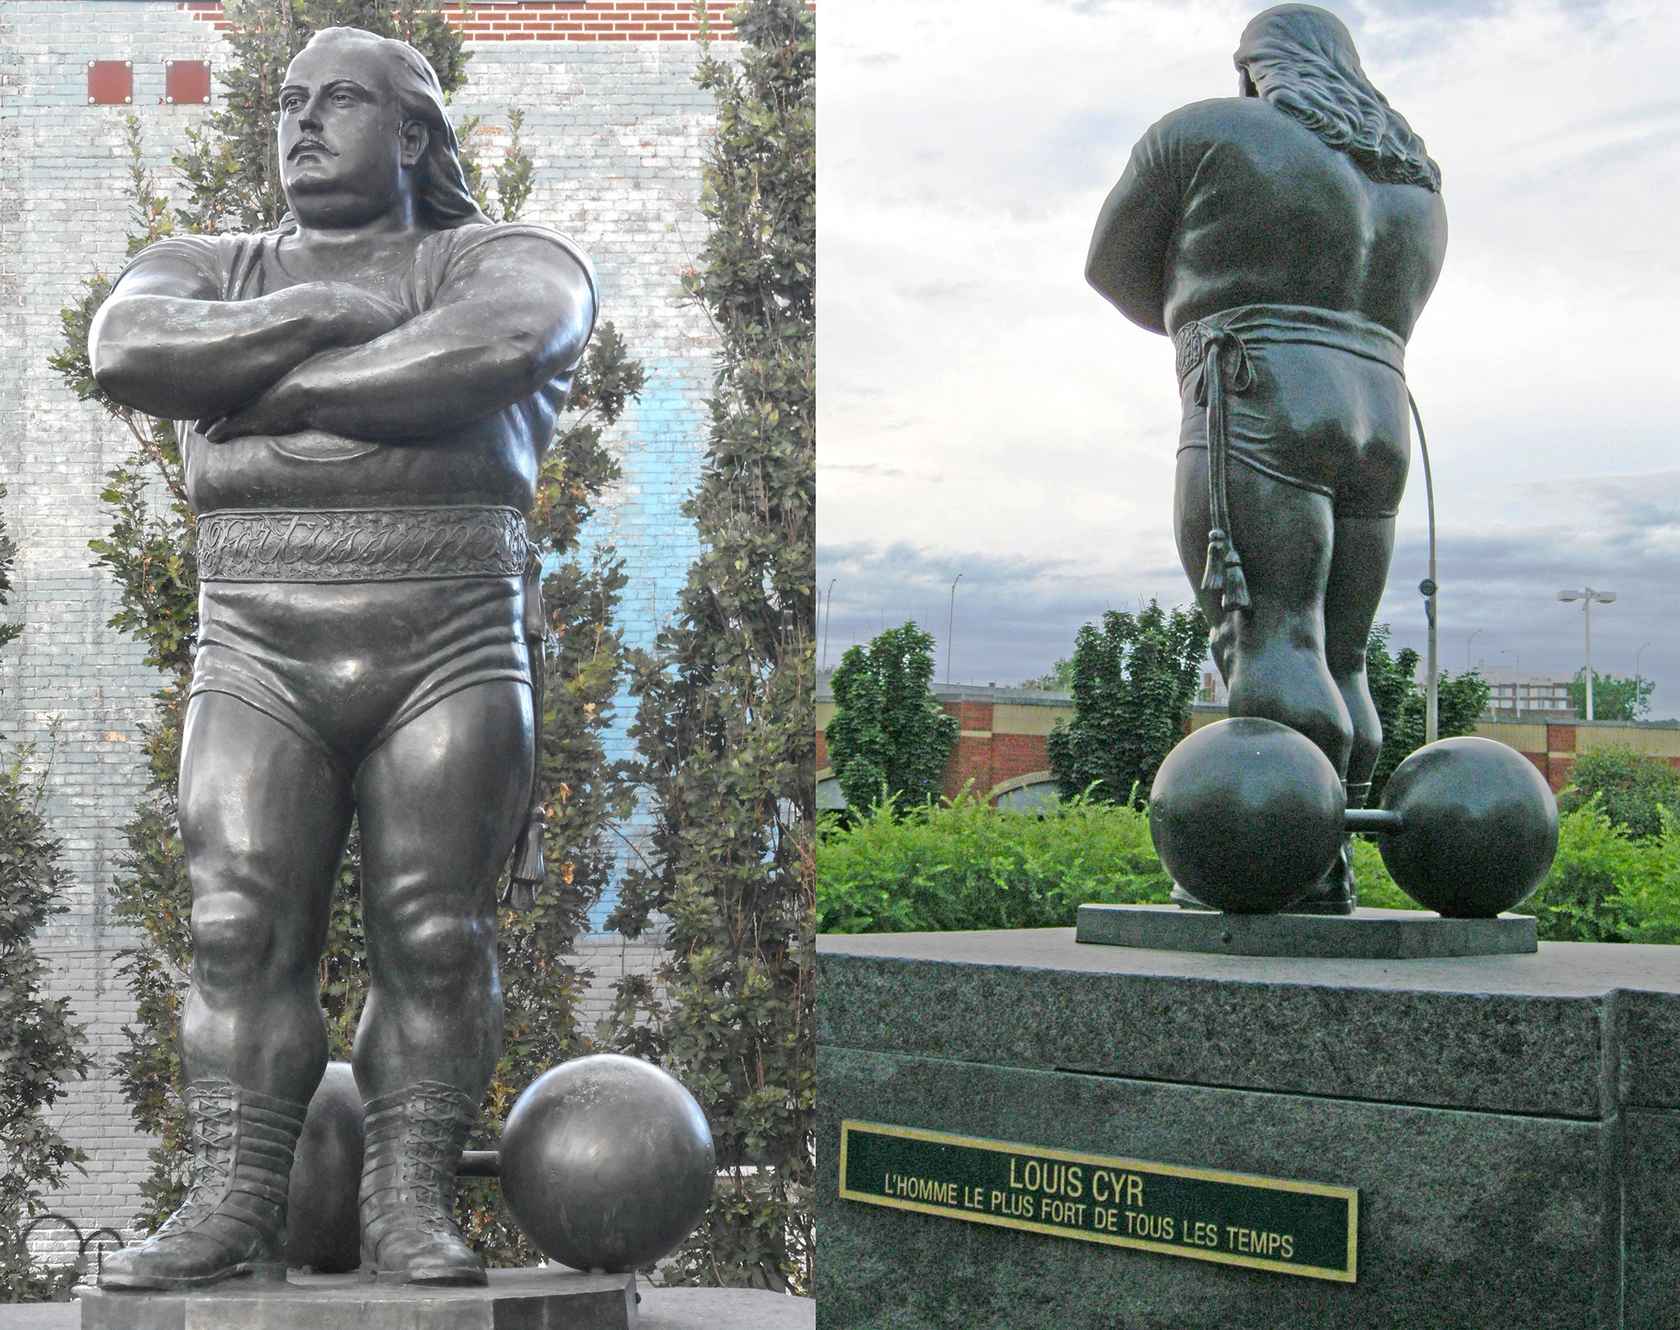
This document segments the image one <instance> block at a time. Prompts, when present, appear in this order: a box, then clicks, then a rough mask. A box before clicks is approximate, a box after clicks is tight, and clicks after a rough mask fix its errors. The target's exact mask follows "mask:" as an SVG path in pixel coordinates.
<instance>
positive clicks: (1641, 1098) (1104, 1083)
mask: <svg viewBox="0 0 1680 1330" xmlns="http://www.w3.org/2000/svg"><path fill="white" fill-rule="evenodd" d="M1304 922H1305V921H1304ZM1310 922H1313V923H1317V922H1320V921H1318V920H1313V921H1310ZM1074 937H1075V935H1074V930H1073V929H1071V928H1056V929H1024V930H1020V931H1016V932H980V933H944V934H929V933H901V934H877V935H872V936H856V937H839V936H825V937H820V938H818V939H817V995H818V996H817V1078H818V1085H819V1086H820V1087H821V1092H820V1093H819V1095H818V1096H817V1159H818V1168H817V1183H816V1226H817V1232H818V1233H819V1234H820V1235H821V1259H820V1260H819V1261H818V1262H817V1272H816V1278H817V1284H816V1295H817V1303H818V1305H819V1306H820V1307H821V1308H822V1330H950V1327H953V1326H961V1327H963V1330H1024V1328H1027V1327H1032V1328H1034V1330H1037V1328H1039V1327H1044V1328H1046V1330H1047V1328H1048V1327H1055V1330H1114V1328H1115V1327H1117V1326H1124V1327H1125V1330H1184V1327H1187V1326H1197V1327H1201V1326H1217V1327H1219V1328H1220V1330H1277V1327H1279V1326H1311V1327H1313V1330H1371V1328H1372V1327H1394V1326H1416V1327H1431V1328H1433V1327H1445V1326H1466V1327H1470V1326H1475V1327H1495V1326H1498V1327H1505V1326H1509V1327H1517V1326H1521V1327H1522V1328H1523V1330H1589V1328H1590V1330H1647V1328H1651V1327H1657V1326H1672V1325H1674V1324H1675V1323H1676V1322H1675V1309H1674V1260H1675V1253H1676V1252H1680V1189H1676V1187H1675V1186H1674V1178H1675V1177H1676V1176H1680V1173H1677V1172H1676V1170H1680V966H1677V965H1676V963H1675V959H1676V948H1673V947H1657V946H1612V945H1589V944H1580V943H1575V944H1570V943H1553V942H1543V943H1541V944H1540V949H1539V951H1538V953H1537V954H1534V955H1519V956H1487V957H1479V958H1448V959H1432V958H1425V959H1418V960H1407V961H1371V960H1346V959H1318V958H1311V959H1298V958H1295V959H1292V958H1285V957H1245V956H1211V955H1197V954H1193V953H1182V952H1180V953H1174V952H1170V951H1147V950H1143V949H1139V948H1132V947H1104V946H1081V945H1079V944H1078V943H1077V942H1076V941H1075V940H1074ZM843 1128H844V1130H843ZM952 1138H956V1139H955V1140H954V1141H953V1139H952ZM843 1139H844V1140H845V1141H846V1142H847V1149H846V1151H845V1152H844V1153H842V1148H841V1146H842V1140H843ZM1091 1156H1100V1157H1102V1158H1103V1160H1105V1161H1107V1162H1105V1163H1103V1164H1102V1165H1101V1166H1097V1165H1093V1164H1091V1163H1090V1162H1088V1161H1089V1158H1090V1157H1091ZM1000 1158H1001V1162H1000ZM1116 1161H1118V1162H1116ZM1076 1165H1077V1166H1078V1167H1079V1169H1080V1171H1079V1172H1078V1173H1077V1174H1076V1173H1075V1172H1074V1167H1075V1166H1076ZM842 1167H845V1169H846V1178H847V1187H846V1190H847V1192H848V1194H847V1195H844V1196H843V1195H842V1194H841V1185H840V1184H841V1169H842ZM1172 1170H1177V1176H1174V1175H1173V1173H1172ZM1209 1174H1216V1175H1217V1178H1215V1179H1213V1180H1205V1179H1207V1178H1208V1175H1209ZM1187 1175H1188V1176H1190V1177H1192V1178H1194V1179H1196V1183H1195V1188H1194V1189H1192V1188H1191V1187H1190V1186H1189V1184H1188V1183H1187V1182H1185V1181H1184V1179H1185V1178H1186V1176H1187ZM1256 1178H1258V1179H1265V1180H1268V1183H1267V1184H1266V1185H1269V1186H1270V1187H1272V1188H1279V1187H1281V1188H1284V1189H1286V1190H1271V1191H1268V1190H1266V1189H1265V1186H1262V1185H1260V1184H1257V1183H1256V1182H1255V1181H1254V1179H1256ZM1134 1179H1135V1180H1134ZM1312 1187H1317V1188H1319V1189H1320V1192H1319V1197H1318V1198H1317V1199H1315V1198H1314V1197H1312V1196H1303V1195H1301V1194H1299V1192H1300V1189H1302V1188H1312ZM1348 1189H1352V1190H1354V1191H1356V1192H1357V1211H1356V1214H1355V1215H1353V1216H1352V1219H1353V1222H1352V1224H1351V1225H1349V1224H1348V1223H1347V1220H1348V1218H1349V1216H1348V1215H1347V1214H1346V1212H1345V1211H1346V1201H1345V1199H1343V1200H1341V1201H1340V1205H1341V1207H1342V1208H1341V1209H1340V1210H1337V1211H1336V1213H1335V1214H1334V1215H1333V1216H1332V1218H1333V1219H1337V1218H1339V1220H1340V1222H1341V1224H1342V1228H1341V1230H1340V1231H1341V1236H1342V1240H1343V1246H1342V1247H1341V1248H1340V1249H1333V1250H1331V1251H1330V1253H1329V1255H1330V1256H1331V1257H1333V1258H1334V1259H1333V1260H1332V1261H1331V1262H1329V1264H1332V1265H1339V1264H1341V1263H1342V1260H1343V1258H1344V1256H1345V1257H1346V1258H1348V1259H1347V1264H1348V1265H1349V1266H1352V1265H1355V1262H1354V1261H1353V1260H1352V1257H1353V1256H1354V1255H1356V1256H1357V1261H1356V1269H1353V1270H1347V1271H1344V1272H1343V1273H1342V1274H1341V1276H1340V1277H1339V1278H1338V1277H1337V1276H1336V1275H1335V1274H1334V1272H1331V1271H1328V1270H1326V1271H1324V1272H1323V1273H1321V1274H1320V1275H1319V1276H1318V1277H1315V1275H1314V1273H1313V1272H1304V1271H1301V1270H1299V1269H1296V1270H1294V1271H1293V1272H1292V1271H1291V1270H1288V1269H1283V1268H1279V1267H1280V1265H1282V1264H1287V1262H1288V1261H1289V1260H1290V1259H1294V1260H1295V1261H1296V1262H1297V1263H1298V1264H1299V1263H1301V1261H1302V1258H1303V1252H1304V1251H1305V1249H1306V1247H1307V1241H1306V1240H1307V1238H1308V1237H1309V1236H1311V1235H1312V1233H1313V1232H1314V1231H1315V1230H1314V1229H1313V1228H1311V1227H1310V1226H1307V1225H1302V1224H1297V1223H1296V1222H1295V1221H1294V1220H1293V1219H1292V1217H1291V1213H1290V1211H1291V1207H1293V1208H1295V1209H1296V1210H1297V1211H1298V1210H1300V1209H1301V1208H1303V1207H1307V1206H1309V1205H1311V1206H1315V1207H1316V1206H1321V1205H1322V1206H1329V1205H1330V1204H1331V1202H1334V1201H1336V1199H1337V1198H1336V1196H1332V1195H1330V1192H1331V1191H1332V1190H1333V1191H1334V1192H1335V1193H1339V1194H1340V1195H1341V1196H1343V1197H1345V1192H1346V1190H1348ZM1192 1190H1194V1191H1195V1194H1190V1192H1191V1191H1192ZM1326 1197H1328V1199H1325V1198H1326ZM883 1201H884V1202H885V1203H883ZM1029 1201H1030V1202H1031V1205H1030V1207H1029V1204H1028V1203H1029ZM1285 1202H1287V1205H1286V1204H1285ZM1168 1221H1171V1227H1170V1228H1169V1227H1168ZM1348 1227H1351V1228H1352V1229H1353V1231H1354V1233H1355V1235H1356V1238H1357V1252H1356V1253H1352V1252H1348V1251H1347V1250H1346V1229H1347V1228H1348ZM1337 1231H1338V1230H1337V1227H1336V1225H1335V1223H1327V1224H1324V1225H1321V1226H1319V1227H1318V1228H1317V1230H1316V1232H1317V1233H1318V1235H1319V1236H1320V1237H1322V1236H1323V1235H1325V1234H1332V1235H1333V1234H1334V1233H1336V1232H1337ZM1285 1239H1288V1240H1289V1241H1285ZM1128 1244H1130V1245H1128ZM1319 1251H1320V1253H1323V1251H1324V1244H1323V1243H1320V1245H1319ZM1210 1253H1211V1255H1210ZM1268 1260H1269V1261H1271V1262H1272V1268H1266V1264H1265V1263H1266V1262H1267V1261H1268ZM1314 1263H1315V1264H1322V1263H1323V1256H1322V1254H1321V1255H1320V1257H1319V1258H1318V1260H1316V1261H1315V1262H1314ZM1350 1275H1351V1276H1352V1277H1349V1276H1350Z"/></svg>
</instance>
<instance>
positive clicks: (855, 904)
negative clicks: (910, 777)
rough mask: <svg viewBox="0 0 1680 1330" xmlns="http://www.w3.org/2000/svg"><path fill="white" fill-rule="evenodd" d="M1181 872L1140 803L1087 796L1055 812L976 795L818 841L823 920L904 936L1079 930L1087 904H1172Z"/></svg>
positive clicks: (892, 813)
mask: <svg viewBox="0 0 1680 1330" xmlns="http://www.w3.org/2000/svg"><path fill="white" fill-rule="evenodd" d="M1171 890H1172V881H1171V879H1170V878H1168V877H1167V875H1166V872H1165V870H1163V869H1162V867H1161V863H1160V860H1159V859H1157V858H1156V857H1155V847H1154V846H1153V845H1152V844H1151V843H1150V840H1149V821H1148V818H1147V817H1145V815H1144V814H1143V813H1141V812H1139V811H1137V810H1136V809H1133V808H1130V807H1127V806H1124V805H1108V804H1103V803H1100V802H1098V801H1097V800H1095V799H1093V798H1090V797H1089V796H1086V795H1078V796H1075V797H1074V798H1072V799H1065V800H1063V801H1062V802H1061V803H1059V804H1058V805H1057V806H1056V808H1055V810H1054V811H1053V812H1049V813H1046V814H1044V815H1040V814H1038V813H1035V812H1028V811H1022V810H1012V809H995V808H991V807H989V806H988V805H987V804H986V803H984V802H983V801H982V800H980V799H978V798H976V797H975V796H974V795H972V794H970V793H967V792H965V793H963V794H962V795H960V796H958V797H957V798H956V799H954V800H951V801H949V802H946V803H939V804H935V803H925V804H921V805H919V806H917V807H914V808H910V809H905V810H895V809H893V808H891V807H890V806H887V805H879V806H877V807H876V808H874V809H872V810H871V811H870V812H869V814H868V815H867V816H865V817H861V818H859V819H857V821H856V822H855V823H854V824H853V825H852V826H850V827H842V826H840V825H839V824H838V823H837V822H835V821H832V820H831V821H828V822H825V824H824V827H823V833H822V835H821V837H820V838H819V840H818V842H817V928H818V930H819V931H821V932H833V933H903V932H915V931H919V930H928V931H947V930H954V929H970V928H1046V927H1068V926H1071V925H1072V924H1073V921H1074V915H1075V913H1076V912H1077V910H1078V908H1079V906H1080V905H1082V904H1084V903H1085V902H1087V901H1102V902H1106V903H1111V904H1115V903H1127V904H1132V903H1143V902H1162V901H1165V900H1166V899H1167V895H1168V893H1169V892H1170V891H1171Z"/></svg>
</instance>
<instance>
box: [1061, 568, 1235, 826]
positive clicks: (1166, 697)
mask: <svg viewBox="0 0 1680 1330" xmlns="http://www.w3.org/2000/svg"><path fill="white" fill-rule="evenodd" d="M1206 656H1207V620H1206V619H1204V618H1203V617H1202V612H1201V610H1200V609H1198V608H1195V607H1192V608H1190V609H1183V608H1179V609H1174V610H1172V611H1171V612H1170V613H1169V612H1167V611H1164V610H1162V609H1161V607H1160V606H1159V605H1158V604H1156V602H1155V601H1153V600H1151V601H1150V602H1149V604H1148V606H1146V607H1145V608H1144V609H1142V610H1140V611H1139V612H1138V613H1136V614H1133V613H1131V612H1130V611H1127V610H1109V611H1108V612H1107V613H1106V614H1104V615H1103V618H1102V626H1101V627H1100V628H1099V627H1098V626H1097V625H1095V624H1089V623H1088V624H1086V625H1085V626H1084V627H1083V628H1081V629H1080V630H1079V635H1078V637H1076V638H1075V639H1074V644H1073V719H1072V720H1071V721H1068V722H1065V723H1062V724H1058V725H1057V726H1056V728H1055V729H1054V730H1052V731H1051V732H1050V738H1049V750H1050V770H1051V771H1052V773H1054V775H1055V777H1056V784H1057V787H1058V788H1059V789H1060V791H1061V794H1062V797H1063V798H1071V797H1072V796H1074V795H1076V794H1080V793H1083V792H1086V791H1090V792H1091V794H1092V795H1093V797H1095V798H1097V799H1099V800H1103V801H1106V802H1109V803H1126V802H1130V801H1131V800H1132V799H1133V796H1134V792H1135V795H1136V798H1137V800H1138V802H1140V803H1141V802H1142V801H1143V800H1145V799H1147V798H1148V796H1149V787H1150V785H1151V783H1152V782H1153V781H1154V779H1155V772H1156V770H1157V769H1158V768H1159V767H1160V765H1161V763H1162V762H1163V761H1164V760H1165V758H1166V756H1167V754H1168V753H1169V752H1170V751H1171V750H1172V746H1173V745H1174V744H1176V743H1177V742H1178V741H1179V740H1180V739H1181V738H1183V737H1184V730H1185V726H1186V725H1188V724H1189V722H1190V705H1191V703H1192V702H1194V701H1195V698H1196V692H1197V689H1198V688H1199V687H1200V686H1201V668H1202V661H1203V660H1204V659H1205V658H1206Z"/></svg>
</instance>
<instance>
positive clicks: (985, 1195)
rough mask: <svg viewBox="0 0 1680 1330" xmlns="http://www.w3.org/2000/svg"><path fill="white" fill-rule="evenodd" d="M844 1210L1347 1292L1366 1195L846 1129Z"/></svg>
mask: <svg viewBox="0 0 1680 1330" xmlns="http://www.w3.org/2000/svg"><path fill="white" fill-rule="evenodd" d="M840 1198H841V1199H842V1200H847V1201H861V1202H863V1203H864V1204H866V1205H880V1206H886V1207H887V1208H889V1209H895V1210H912V1211H916V1212H918V1213H920V1214H928V1215H938V1216H941V1217H943V1218H946V1219H957V1220H962V1221H965V1222H967V1223H972V1224H990V1225H993V1226H995V1227H999V1228H1014V1229H1021V1230H1024V1231H1025V1232H1028V1233H1042V1234H1045V1235H1047V1236H1050V1237H1058V1238H1073V1239H1076V1240H1078V1241H1081V1242H1097V1243H1105V1244H1107V1245H1109V1246H1114V1247H1132V1248H1136V1249H1138V1250H1141V1251H1151V1252H1159V1253H1161V1254H1163V1255H1167V1256H1184V1257H1189V1258H1190V1259H1192V1260H1198V1261H1215V1262H1218V1263H1220V1264H1222V1265H1242V1266H1248V1267H1249V1268H1251V1269H1257V1270H1274V1271H1277V1272H1278V1273H1280V1274H1288V1275H1305V1276H1307V1277H1309V1278H1314V1279H1329V1280H1334V1281H1336V1282H1338V1283H1343V1284H1351V1283H1354V1282H1356V1281H1357V1279H1358V1270H1359V1267H1358V1243H1359V1192H1358V1189H1357V1188H1354V1187H1338V1186H1331V1185H1328V1184H1325V1183H1319V1182H1297V1181H1290V1180H1285V1179H1282V1178H1266V1177H1257V1176H1254V1175H1252V1174H1244V1173H1227V1172H1222V1171H1220V1170H1217V1169H1208V1168H1185V1167H1182V1166H1179V1165H1174V1164H1156V1163H1147V1162H1145V1161H1143V1160H1138V1159H1125V1158H1119V1157H1114V1156H1108V1155H1096V1154H1082V1153H1076V1152H1074V1151H1070V1150H1055V1149H1049V1148H1046V1147H1043V1146H1035V1145H1023V1144H1019V1143H1017V1142H1013V1141H993V1140H984V1139H981V1138H979V1137H973V1136H957V1135H952V1134H950V1133H948V1132H940V1131H926V1130H922V1129H919V1128H913V1127H896V1126H890V1125H887V1124H885V1123H879V1122H859V1121H855V1120H847V1121H844V1122H842V1123H841V1124H840Z"/></svg>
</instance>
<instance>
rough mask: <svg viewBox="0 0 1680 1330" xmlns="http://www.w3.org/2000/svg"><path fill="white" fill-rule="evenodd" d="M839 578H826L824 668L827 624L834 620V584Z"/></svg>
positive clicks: (824, 663) (826, 661)
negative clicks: (826, 602)
mask: <svg viewBox="0 0 1680 1330" xmlns="http://www.w3.org/2000/svg"><path fill="white" fill-rule="evenodd" d="M839 580H840V579H839V578H838V577H831V578H829V579H828V609H827V610H826V611H824V613H823V658H822V663H823V666H824V667H825V668H826V667H827V665H828V625H829V624H831V623H833V622H834V584H835V583H836V582H838V581H839Z"/></svg>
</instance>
